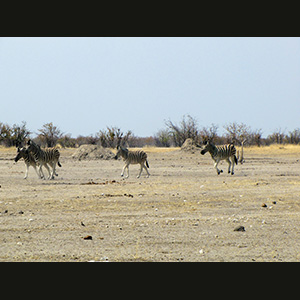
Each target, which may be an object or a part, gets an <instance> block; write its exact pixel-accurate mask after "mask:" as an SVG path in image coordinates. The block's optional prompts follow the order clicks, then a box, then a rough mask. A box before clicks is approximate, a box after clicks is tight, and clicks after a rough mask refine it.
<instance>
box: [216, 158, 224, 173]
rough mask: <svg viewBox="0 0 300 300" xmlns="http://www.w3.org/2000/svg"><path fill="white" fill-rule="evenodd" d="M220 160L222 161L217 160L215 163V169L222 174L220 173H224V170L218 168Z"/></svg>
mask: <svg viewBox="0 0 300 300" xmlns="http://www.w3.org/2000/svg"><path fill="white" fill-rule="evenodd" d="M219 162H220V160H217V161H216V162H215V165H214V167H215V169H216V171H217V174H218V175H220V173H223V170H219V169H218V163H219Z"/></svg>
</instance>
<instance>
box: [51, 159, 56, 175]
mask: <svg viewBox="0 0 300 300" xmlns="http://www.w3.org/2000/svg"><path fill="white" fill-rule="evenodd" d="M55 166H56V161H55V162H53V163H52V174H51V178H50V179H54V174H56V173H55Z"/></svg>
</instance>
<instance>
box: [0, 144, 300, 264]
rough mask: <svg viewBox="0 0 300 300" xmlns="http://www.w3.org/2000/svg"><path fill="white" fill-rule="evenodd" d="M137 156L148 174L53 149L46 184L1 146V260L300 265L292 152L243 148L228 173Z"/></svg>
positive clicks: (298, 186)
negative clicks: (54, 163) (240, 160)
mask: <svg viewBox="0 0 300 300" xmlns="http://www.w3.org/2000/svg"><path fill="white" fill-rule="evenodd" d="M144 150H145V151H146V152H147V153H148V160H149V164H150V169H149V171H150V173H151V176H150V178H146V177H145V175H146V174H145V172H144V171H143V173H142V176H141V178H139V179H137V178H136V175H137V174H138V170H139V166H137V165H131V166H130V177H129V178H128V179H122V178H121V177H120V173H121V169H122V167H123V162H122V161H120V160H94V161H92V160H91V161H78V160H74V159H72V157H71V156H72V154H73V153H74V151H75V149H60V152H61V159H60V161H61V164H62V168H58V167H57V173H58V175H59V176H58V177H56V178H55V180H52V181H50V180H41V179H38V178H37V175H36V173H35V172H34V170H33V169H32V168H30V170H29V176H28V178H27V179H26V180H25V179H23V177H24V173H25V164H24V162H23V161H19V162H18V163H14V161H13V160H12V159H13V158H14V157H15V155H16V149H15V148H8V149H7V148H0V186H1V187H0V261H75V262H77V261H111V262H116V261H157V262H161V261H165V262H169V261H175V262H176V261H299V260H300V250H299V249H300V226H299V221H300V177H299V175H300V168H299V167H300V162H299V159H300V147H299V146H281V147H280V146H271V147H263V148H255V147H253V148H252V147H249V148H245V153H244V156H245V160H246V162H245V163H244V164H243V165H238V166H236V168H235V175H233V176H231V175H229V174H227V163H226V162H222V163H221V164H220V165H221V167H222V169H223V170H224V173H222V174H221V175H219V176H217V175H216V171H215V170H214V168H213V162H212V160H211V157H210V155H209V154H206V155H204V156H202V155H200V153H199V152H197V151H196V152H195V153H193V154H192V153H190V152H184V151H181V150H180V149H159V148H157V149H156V148H145V149H144ZM45 173H46V170H45ZM263 204H265V205H264V206H266V207H262V205H263ZM238 226H244V228H245V231H234V229H235V228H237V227H238ZM87 236H90V237H91V239H84V238H85V237H87Z"/></svg>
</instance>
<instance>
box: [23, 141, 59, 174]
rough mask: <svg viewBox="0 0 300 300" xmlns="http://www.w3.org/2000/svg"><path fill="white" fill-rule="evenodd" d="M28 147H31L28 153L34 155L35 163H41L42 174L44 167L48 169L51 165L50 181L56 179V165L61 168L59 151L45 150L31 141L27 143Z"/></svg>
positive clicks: (53, 149) (54, 149)
mask: <svg viewBox="0 0 300 300" xmlns="http://www.w3.org/2000/svg"><path fill="white" fill-rule="evenodd" d="M27 145H29V147H28V148H27V150H28V152H30V153H32V155H33V157H34V159H35V161H36V162H37V163H39V170H40V172H41V169H42V166H45V167H46V166H47V164H49V165H50V166H51V167H52V173H51V174H50V172H49V177H48V179H54V174H56V173H55V167H56V163H57V164H58V166H59V167H61V164H60V162H59V156H60V153H59V151H58V150H57V149H56V148H48V149H44V150H43V149H41V147H40V146H39V145H37V144H36V143H35V142H33V141H32V140H29V141H28V142H27ZM47 167H48V166H47ZM47 167H46V168H47Z"/></svg>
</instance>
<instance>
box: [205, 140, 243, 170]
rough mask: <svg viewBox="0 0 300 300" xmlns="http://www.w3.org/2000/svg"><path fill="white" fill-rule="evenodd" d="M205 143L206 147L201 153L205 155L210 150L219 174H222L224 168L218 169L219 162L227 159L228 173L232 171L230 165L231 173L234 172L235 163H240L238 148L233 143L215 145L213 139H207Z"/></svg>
mask: <svg viewBox="0 0 300 300" xmlns="http://www.w3.org/2000/svg"><path fill="white" fill-rule="evenodd" d="M203 144H204V145H205V147H204V149H203V150H202V151H201V154H202V155H204V154H205V153H206V152H209V153H210V155H211V157H212V159H213V160H214V161H215V165H214V167H215V169H216V171H217V174H218V175H220V173H222V172H223V170H219V169H218V163H219V162H220V160H224V159H225V160H226V161H227V162H228V173H230V167H231V166H232V169H231V175H233V174H234V172H233V169H234V164H238V160H237V158H236V156H235V153H236V149H235V147H234V145H233V144H229V145H223V146H219V147H217V146H215V145H214V144H213V143H212V142H211V141H205V142H204V143H203Z"/></svg>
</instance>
